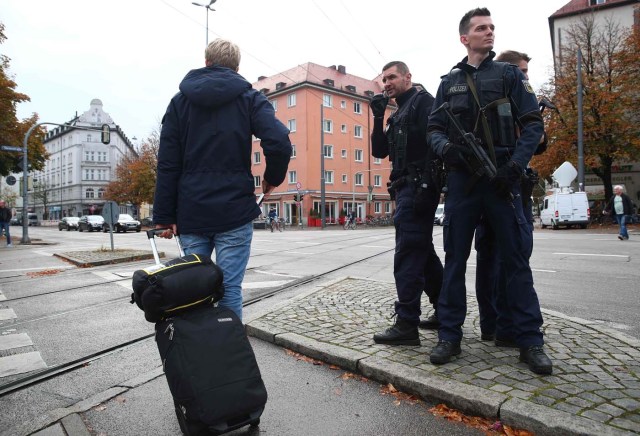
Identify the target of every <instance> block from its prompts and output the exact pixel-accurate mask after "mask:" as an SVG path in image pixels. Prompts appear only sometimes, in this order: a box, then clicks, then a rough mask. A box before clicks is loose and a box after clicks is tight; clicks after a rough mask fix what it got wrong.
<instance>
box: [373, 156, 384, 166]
mask: <svg viewBox="0 0 640 436" xmlns="http://www.w3.org/2000/svg"><path fill="white" fill-rule="evenodd" d="M373 163H374V164H378V165H380V164H381V163H382V159H380V158H379V157H374V158H373Z"/></svg>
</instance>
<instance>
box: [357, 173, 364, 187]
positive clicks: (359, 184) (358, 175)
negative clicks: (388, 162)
mask: <svg viewBox="0 0 640 436" xmlns="http://www.w3.org/2000/svg"><path fill="white" fill-rule="evenodd" d="M362 179H363V177H362V173H357V174H356V176H355V184H356V186H362Z"/></svg>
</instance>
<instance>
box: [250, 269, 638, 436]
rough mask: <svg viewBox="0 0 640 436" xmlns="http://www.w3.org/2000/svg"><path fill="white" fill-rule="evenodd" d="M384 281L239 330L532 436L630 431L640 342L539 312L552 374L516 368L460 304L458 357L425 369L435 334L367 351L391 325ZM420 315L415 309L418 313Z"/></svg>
mask: <svg viewBox="0 0 640 436" xmlns="http://www.w3.org/2000/svg"><path fill="white" fill-rule="evenodd" d="M394 300H395V286H394V285H393V283H386V282H376V281H371V280H362V279H357V278H344V279H340V280H338V281H335V282H333V283H331V284H329V285H326V286H324V287H322V288H314V289H312V290H310V291H308V292H307V293H305V294H303V295H301V296H299V297H297V298H294V299H293V300H289V301H287V302H283V303H282V304H280V305H278V306H276V307H274V308H272V309H271V310H270V311H269V312H268V313H266V314H264V315H262V316H259V317H258V318H257V319H254V320H253V321H250V322H249V323H248V324H247V331H248V333H249V334H250V335H252V336H254V337H256V338H260V339H263V340H266V341H269V342H272V343H275V344H277V345H280V346H282V347H287V348H290V349H292V350H294V351H297V352H300V353H302V354H305V355H308V356H310V357H313V358H317V359H320V360H323V361H325V362H328V363H332V364H335V365H339V366H341V367H343V368H345V369H348V370H351V371H354V372H358V373H360V374H362V375H364V376H366V377H369V378H371V379H374V380H377V381H380V382H383V383H388V382H390V383H393V385H394V386H395V387H396V388H398V389H400V390H403V391H405V392H408V393H414V394H418V395H420V396H422V397H425V398H432V399H435V400H436V401H441V402H444V403H446V404H448V405H450V406H452V407H454V408H456V409H459V410H462V411H464V412H466V413H467V414H471V415H476V416H483V417H486V418H493V419H499V420H501V421H502V422H503V423H504V424H507V425H511V426H513V427H516V428H523V429H526V430H529V431H532V432H534V433H535V434H536V435H558V434H562V435H621V434H634V433H635V434H637V433H640V363H639V360H640V341H639V340H637V339H635V338H632V337H629V336H625V335H623V334H621V333H619V332H617V331H615V330H612V329H610V328H607V327H604V326H603V325H601V324H599V323H596V322H591V321H586V320H581V319H576V318H570V317H567V316H565V315H563V314H561V313H556V312H552V311H546V310H543V315H544V319H545V323H544V326H543V328H544V333H545V341H546V345H545V348H546V351H547V353H548V355H549V357H550V358H551V359H552V361H553V363H554V368H553V375H551V376H539V375H536V374H534V373H532V372H531V371H529V369H528V367H527V366H526V365H525V364H523V363H520V362H519V361H518V354H519V352H518V350H516V349H509V348H498V347H496V346H495V345H494V344H493V342H482V341H480V328H479V319H478V308H477V304H476V301H475V298H473V297H471V298H469V299H468V302H467V303H468V314H467V319H466V322H465V324H464V326H463V330H464V338H463V341H462V354H461V355H460V356H458V358H457V359H456V360H454V361H452V362H451V363H449V364H446V365H442V366H435V365H432V364H431V363H430V362H429V352H430V350H431V347H432V346H433V345H434V344H435V343H436V341H437V332H435V331H427V330H421V331H420V335H421V342H422V345H421V346H419V347H412V346H388V345H377V344H375V343H374V342H373V334H374V333H376V332H378V331H381V330H383V329H384V328H386V327H387V326H388V325H390V324H391V320H389V316H390V315H391V311H392V308H393V302H394ZM427 311H428V309H427V308H426V307H425V308H423V313H424V314H425V315H426V314H427V313H426V312H427Z"/></svg>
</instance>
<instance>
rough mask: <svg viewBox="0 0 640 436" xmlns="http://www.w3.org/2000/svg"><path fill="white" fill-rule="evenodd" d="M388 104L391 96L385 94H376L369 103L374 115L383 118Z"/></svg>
mask: <svg viewBox="0 0 640 436" xmlns="http://www.w3.org/2000/svg"><path fill="white" fill-rule="evenodd" d="M387 104H389V97H385V96H384V95H383V94H376V95H374V96H373V97H372V98H371V102H370V103H369V106H371V112H373V116H374V117H376V118H383V117H384V111H385V109H387Z"/></svg>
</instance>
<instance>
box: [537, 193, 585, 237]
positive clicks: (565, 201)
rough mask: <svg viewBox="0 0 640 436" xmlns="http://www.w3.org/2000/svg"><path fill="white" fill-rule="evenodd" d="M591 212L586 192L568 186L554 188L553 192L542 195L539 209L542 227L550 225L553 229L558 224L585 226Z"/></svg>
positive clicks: (583, 227) (569, 226) (558, 225)
mask: <svg viewBox="0 0 640 436" xmlns="http://www.w3.org/2000/svg"><path fill="white" fill-rule="evenodd" d="M590 216H591V213H590V211H589V201H588V200H587V193H586V192H573V191H572V190H571V189H570V188H569V189H567V188H564V189H559V188H555V192H554V193H553V194H551V195H547V196H546V197H544V203H543V204H542V205H541V209H540V221H541V222H542V228H543V229H544V228H546V227H547V226H551V227H552V228H553V229H554V230H555V229H557V228H558V227H560V226H566V227H567V228H571V226H574V225H575V226H580V228H582V229H586V228H587V224H589V218H590Z"/></svg>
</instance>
